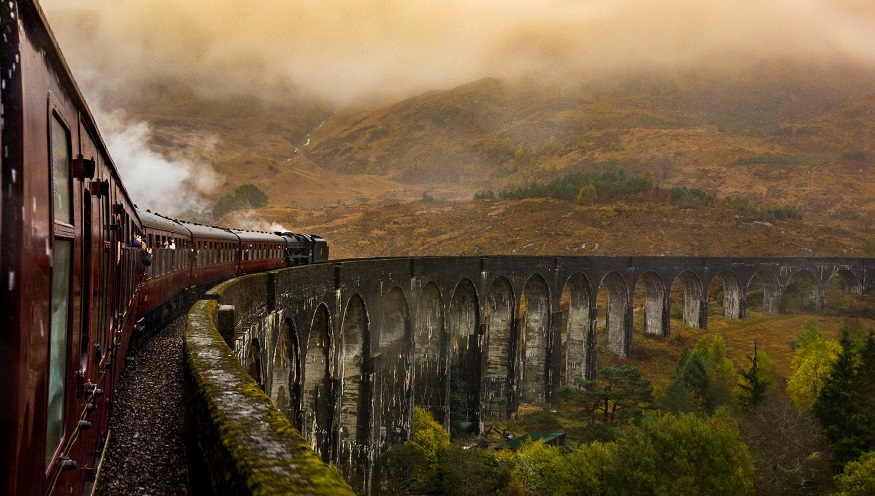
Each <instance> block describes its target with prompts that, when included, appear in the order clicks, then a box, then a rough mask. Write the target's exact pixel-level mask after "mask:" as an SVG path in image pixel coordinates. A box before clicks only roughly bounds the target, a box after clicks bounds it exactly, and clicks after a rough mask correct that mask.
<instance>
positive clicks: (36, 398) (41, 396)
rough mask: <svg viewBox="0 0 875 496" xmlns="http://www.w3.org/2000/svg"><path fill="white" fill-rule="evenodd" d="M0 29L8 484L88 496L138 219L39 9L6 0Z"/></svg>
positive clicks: (1, 367) (123, 336)
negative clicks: (129, 245) (129, 243)
mask: <svg viewBox="0 0 875 496" xmlns="http://www.w3.org/2000/svg"><path fill="white" fill-rule="evenodd" d="M0 36H2V45H0V63H2V67H0V77H2V121H3V125H2V136H0V141H2V146H0V149H2V154H0V157H2V159H0V160H2V185H0V191H2V193H0V195H2V208H0V215H2V221H0V228H2V232H0V238H2V244H0V264H2V269H0V292H2V293H0V319H2V323H0V376H2V377H3V381H4V388H3V398H2V402H0V403H2V408H0V440H2V441H0V466H2V469H0V493H2V494H44V493H51V492H53V491H54V492H63V493H65V494H69V493H71V492H72V491H73V488H75V492H76V493H83V492H85V491H87V490H88V488H89V487H90V484H91V481H93V480H94V479H95V477H96V471H97V467H98V464H99V461H100V456H101V453H102V450H103V447H104V445H105V442H106V440H107V437H108V434H109V431H108V418H109V413H110V408H111V400H112V393H113V391H114V387H115V383H116V380H117V378H118V374H119V372H120V368H121V364H122V362H123V361H124V360H123V357H124V355H125V351H126V346H127V339H128V336H129V335H130V330H131V327H132V326H133V323H134V317H135V315H134V313H135V312H134V304H135V303H136V299H137V298H136V285H137V283H138V282H139V279H138V276H139V273H138V270H139V268H140V267H139V266H138V265H137V264H138V263H139V262H138V259H136V258H134V257H133V256H132V250H131V249H129V248H127V246H126V244H125V241H126V240H127V239H129V236H130V235H131V234H132V233H133V232H134V231H136V230H137V229H138V223H139V221H138V220H137V216H136V213H135V211H134V207H133V204H132V203H131V201H130V200H129V198H128V195H127V193H126V192H125V189H124V187H123V185H122V183H121V181H120V180H119V176H118V174H117V172H116V169H115V167H114V165H113V163H112V161H111V160H110V158H109V154H108V153H107V151H106V148H105V146H104V144H103V142H102V141H101V138H100V134H99V132H98V130H97V127H96V125H95V123H94V119H93V117H92V115H91V113H90V111H89V109H88V106H87V105H86V103H85V101H84V99H83V98H82V95H81V93H80V92H79V91H78V88H77V87H76V83H75V82H74V81H73V79H72V77H71V76H70V72H69V70H68V68H67V65H66V63H65V61H64V59H63V57H62V55H61V53H60V51H59V50H58V49H57V44H56V42H55V40H54V37H53V35H52V33H51V31H50V30H49V28H48V25H47V24H46V20H45V17H44V15H43V13H42V12H41V10H40V8H39V6H38V5H36V4H34V3H32V2H29V1H14V0H13V1H8V0H7V1H4V2H2V3H0Z"/></svg>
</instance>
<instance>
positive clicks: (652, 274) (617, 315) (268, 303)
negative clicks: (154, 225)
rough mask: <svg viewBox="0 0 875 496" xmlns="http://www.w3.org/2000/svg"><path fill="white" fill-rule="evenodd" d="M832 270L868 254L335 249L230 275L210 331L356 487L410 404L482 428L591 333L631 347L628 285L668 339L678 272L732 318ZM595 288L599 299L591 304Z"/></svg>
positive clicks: (857, 282) (588, 354)
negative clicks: (603, 303) (368, 253)
mask: <svg viewBox="0 0 875 496" xmlns="http://www.w3.org/2000/svg"><path fill="white" fill-rule="evenodd" d="M834 275H838V277H840V278H841V281H842V283H843V287H844V288H845V290H846V291H848V292H850V293H861V292H862V291H863V290H864V288H869V287H871V286H872V285H873V281H875V260H873V259H861V258H692V257H427V258H387V259H368V260H354V261H353V260H351V261H337V262H332V263H328V264H321V265H314V266H305V267H297V268H291V269H284V270H280V271H275V272H270V273H267V274H266V277H264V278H262V279H265V280H266V285H265V286H266V287H262V286H252V287H247V286H246V285H247V284H254V283H245V282H242V281H241V282H240V283H238V284H237V285H238V286H241V285H242V286H241V287H238V288H236V289H235V290H234V291H233V292H230V293H229V292H226V294H231V295H232V296H231V297H227V298H225V299H226V300H227V301H220V304H225V305H226V306H225V307H223V308H225V309H226V310H227V311H230V312H231V313H230V315H231V318H224V319H223V318H221V314H220V318H219V322H220V325H219V328H220V332H221V333H222V335H223V336H225V339H226V340H227V341H228V342H229V344H231V345H232V346H231V347H232V349H233V350H234V352H235V353H236V355H237V357H238V359H239V360H240V362H241V364H242V365H243V366H244V368H245V369H246V370H247V371H248V372H249V374H250V375H251V376H252V377H253V378H254V379H255V380H256V382H257V383H258V384H259V385H260V386H261V387H262V389H263V390H264V391H265V392H266V393H267V394H268V395H269V396H270V397H271V398H272V399H273V401H274V404H275V405H276V406H277V407H278V408H279V409H280V410H282V411H283V412H284V413H285V414H286V416H287V417H288V418H289V420H290V421H291V422H292V423H293V424H294V425H295V426H296V427H297V428H298V429H299V430H300V431H301V433H302V435H303V436H304V438H305V439H306V440H307V441H308V443H309V444H310V446H311V447H312V448H313V450H314V451H315V452H316V453H317V454H318V455H319V456H320V457H322V459H323V460H325V461H327V462H331V463H335V464H336V465H337V466H338V467H339V468H340V470H341V471H342V473H343V474H344V475H345V477H346V479H347V480H348V481H349V482H350V485H351V486H352V487H354V488H359V489H360V490H364V491H365V492H367V491H368V490H369V486H370V484H371V481H372V479H373V474H372V471H373V470H374V467H375V466H376V465H378V460H379V455H380V453H382V452H384V451H385V450H386V449H388V448H389V447H390V446H392V445H394V444H398V443H400V442H403V441H404V440H405V439H407V437H408V436H409V433H410V428H411V424H412V412H413V407H414V406H421V407H423V408H425V409H427V410H429V411H431V412H432V413H433V414H434V416H435V418H436V419H438V421H440V422H443V423H444V425H445V426H446V427H447V428H449V427H450V425H451V424H453V423H459V422H463V423H467V425H471V426H473V427H474V428H478V427H479V428H480V429H482V428H483V419H484V417H487V416H495V417H509V416H511V415H514V414H515V413H516V412H517V409H518V407H519V405H520V404H521V403H543V402H550V401H553V400H554V399H555V397H556V394H557V392H558V389H559V388H560V387H561V386H566V385H567V386H574V385H575V384H576V383H577V381H579V380H581V379H594V378H595V377H596V370H597V363H596V353H595V350H596V348H597V347H598V346H604V347H605V348H606V349H607V350H608V351H609V352H612V353H615V354H618V355H621V356H628V355H629V353H630V352H631V350H632V348H633V346H634V343H633V339H632V338H633V333H632V315H633V309H632V301H633V293H634V291H635V287H636V285H639V284H640V285H643V287H644V293H645V294H646V299H645V302H644V305H643V311H644V321H645V332H646V333H647V334H653V335H660V336H667V335H669V333H670V331H671V330H670V328H669V322H670V321H669V305H670V295H671V289H672V287H673V286H675V285H679V286H680V288H682V293H683V302H677V303H682V304H683V320H684V323H685V325H688V326H692V327H698V328H706V327H707V324H708V321H707V319H708V306H709V299H708V292H707V289H708V288H709V287H711V286H712V284H716V285H719V286H720V287H722V294H723V296H722V300H721V301H719V302H716V304H720V305H722V308H723V314H724V315H725V316H727V317H730V318H743V317H744V315H745V311H746V294H747V292H748V289H749V288H751V287H752V284H755V285H757V288H762V291H763V303H762V307H763V310H764V311H766V312H778V311H780V301H781V295H782V293H783V292H784V291H785V290H786V288H787V287H788V286H789V285H790V284H791V283H792V282H793V281H796V280H797V279H799V278H803V279H804V280H805V281H807V282H806V285H805V287H806V288H808V295H807V297H806V298H808V302H809V303H810V305H812V306H813V307H814V308H816V307H818V306H819V305H821V304H822V300H823V295H824V288H825V287H826V285H827V283H828V281H829V280H830V278H831V277H833V276H834ZM244 279H246V278H244ZM262 279H258V278H255V279H248V280H262ZM602 288H603V289H604V290H605V291H606V294H607V307H606V315H602V316H600V315H598V310H597V308H598V306H597V301H596V300H597V295H598V293H599V290H600V289H602ZM217 299H222V298H217ZM232 305H233V307H232ZM220 312H221V311H220ZM222 322H224V324H222ZM600 322H601V323H602V324H603V325H604V327H605V337H604V342H601V343H600V342H599V337H598V336H599V328H600ZM223 325H224V328H223Z"/></svg>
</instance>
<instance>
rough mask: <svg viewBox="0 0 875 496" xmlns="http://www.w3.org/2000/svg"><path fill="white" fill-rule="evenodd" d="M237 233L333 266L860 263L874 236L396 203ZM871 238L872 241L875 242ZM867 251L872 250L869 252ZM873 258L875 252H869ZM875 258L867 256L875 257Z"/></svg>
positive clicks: (638, 204) (721, 220) (678, 211)
mask: <svg viewBox="0 0 875 496" xmlns="http://www.w3.org/2000/svg"><path fill="white" fill-rule="evenodd" d="M222 221H223V222H225V223H227V224H229V225H240V224H241V223H243V224H246V223H249V224H248V225H250V226H251V227H252V228H261V229H268V228H269V226H270V224H271V223H275V224H281V225H283V227H285V228H288V229H292V230H297V231H301V232H314V233H319V234H320V235H322V236H323V237H325V238H326V239H328V240H329V243H330V246H331V249H332V257H333V258H349V257H373V256H405V255H511V254H518V255H569V256H573V255H694V256H861V255H863V254H864V253H868V252H866V251H865V250H864V243H866V242H867V239H868V238H867V237H866V236H867V233H866V232H860V231H856V230H850V229H846V228H842V227H830V226H817V225H814V224H812V223H810V222H807V221H805V220H782V221H774V222H763V221H760V220H758V219H756V218H753V217H747V216H744V215H739V214H737V213H735V212H732V211H728V210H725V209H721V208H718V207H697V208H682V207H679V206H675V205H671V204H667V203H662V202H648V201H621V202H617V203H610V204H604V205H598V204H596V205H594V206H583V205H578V204H575V203H572V202H566V201H559V200H522V201H500V200H496V201H477V202H471V201H468V202H442V201H435V202H423V201H416V202H410V203H394V204H388V205H365V206H345V207H334V208H328V209H324V210H320V211H318V212H310V211H305V210H292V209H283V208H269V209H263V210H260V211H258V215H257V217H253V216H251V215H232V216H229V217H227V218H225V219H222ZM868 235H869V236H871V234H868ZM867 246H868V245H867ZM868 249H871V248H868ZM872 255H873V254H872V253H869V254H868V256H872Z"/></svg>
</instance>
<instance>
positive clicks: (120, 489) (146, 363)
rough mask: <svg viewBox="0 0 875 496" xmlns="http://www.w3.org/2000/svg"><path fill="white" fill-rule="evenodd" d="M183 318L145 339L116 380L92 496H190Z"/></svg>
mask: <svg viewBox="0 0 875 496" xmlns="http://www.w3.org/2000/svg"><path fill="white" fill-rule="evenodd" d="M184 328H185V318H184V317H180V318H178V319H176V320H175V321H173V322H171V323H170V324H169V325H168V326H167V327H165V328H164V329H161V330H159V331H156V332H155V333H154V334H152V335H151V336H149V337H147V338H146V340H145V342H144V343H143V346H141V347H140V349H139V350H138V351H137V354H136V356H134V358H133V360H128V363H127V366H126V367H125V369H124V371H123V372H122V377H121V380H120V381H119V390H118V392H117V394H116V404H115V409H114V411H113V418H112V420H111V422H110V426H111V432H112V434H111V437H110V440H109V446H108V447H107V452H106V458H105V459H104V462H103V468H102V470H101V474H100V480H99V481H98V484H97V488H96V491H95V494H96V495H97V496H106V495H121V494H124V495H129V494H136V495H144V494H145V495H151V494H155V495H165V494H173V495H189V494H191V488H190V487H189V483H188V471H187V468H186V464H185V447H184V445H183V432H184V419H183V403H182V332H183V329H184Z"/></svg>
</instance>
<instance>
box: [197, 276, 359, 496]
mask: <svg viewBox="0 0 875 496" xmlns="http://www.w3.org/2000/svg"><path fill="white" fill-rule="evenodd" d="M228 284H229V283H224V284H222V285H220V286H218V287H217V288H214V291H216V292H217V296H218V298H216V299H211V300H202V301H199V302H198V303H197V304H195V305H194V306H193V307H192V309H191V311H190V312H189V314H188V319H187V322H186V329H185V337H184V349H185V364H186V385H185V386H186V393H187V398H188V401H187V406H186V409H187V412H186V422H187V424H188V425H187V427H188V428H187V433H188V439H187V442H188V444H189V447H188V449H189V453H190V454H191V455H190V456H191V457H192V458H193V463H192V465H193V469H194V470H196V471H199V472H198V473H196V474H195V475H194V477H193V480H194V481H202V483H204V484H206V483H208V484H210V485H211V486H212V490H213V492H215V493H216V494H258V495H262V494H263V495H269V494H313V495H323V494H324V495H327V494H353V492H352V491H351V490H350V488H349V486H348V485H347V484H346V482H345V481H344V480H343V479H342V478H341V477H340V476H339V475H338V474H337V473H336V472H335V471H334V470H332V469H331V467H330V466H328V465H326V464H325V463H324V462H322V460H321V459H320V458H319V457H318V456H317V455H316V454H315V453H314V452H313V451H312V450H311V449H310V446H309V444H308V443H307V441H306V440H305V439H304V438H303V437H302V436H301V434H300V433H299V432H298V431H297V430H296V429H295V428H294V427H293V426H292V425H291V424H290V423H289V421H288V420H287V419H286V417H285V416H284V415H283V414H282V413H281V412H280V411H279V410H277V409H276V408H275V407H274V406H273V402H272V401H271V400H270V398H268V396H267V395H266V394H264V392H263V391H262V390H261V389H260V388H259V387H258V385H257V384H256V383H255V381H254V380H253V379H252V378H251V377H250V376H249V375H248V374H247V373H246V371H245V370H244V369H243V367H242V366H241V365H240V363H239V362H238V360H237V357H236V356H235V355H234V353H233V352H232V351H231V349H230V348H229V347H228V346H227V345H226V344H225V342H224V340H223V339H222V337H221V336H220V335H219V333H218V330H217V329H216V327H215V324H214V322H215V314H216V312H217V310H218V305H219V301H217V300H221V295H222V293H223V292H224V290H226V289H227V287H228V286H227V285H228Z"/></svg>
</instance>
